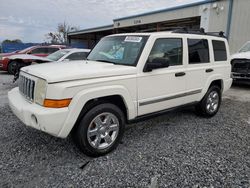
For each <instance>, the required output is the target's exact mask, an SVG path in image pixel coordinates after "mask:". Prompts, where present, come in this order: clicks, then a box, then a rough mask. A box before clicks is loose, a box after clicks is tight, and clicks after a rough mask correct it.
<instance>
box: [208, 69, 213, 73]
mask: <svg viewBox="0 0 250 188" xmlns="http://www.w3.org/2000/svg"><path fill="white" fill-rule="evenodd" d="M213 71H214V69H206V72H213Z"/></svg>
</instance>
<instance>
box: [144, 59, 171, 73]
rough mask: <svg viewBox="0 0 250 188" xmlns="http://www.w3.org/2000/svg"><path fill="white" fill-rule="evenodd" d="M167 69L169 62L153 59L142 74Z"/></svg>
mask: <svg viewBox="0 0 250 188" xmlns="http://www.w3.org/2000/svg"><path fill="white" fill-rule="evenodd" d="M166 67H169V61H168V60H167V59H166V58H154V59H153V60H152V62H147V63H146V65H145V67H144V69H143V72H151V71H152V70H153V69H159V68H166Z"/></svg>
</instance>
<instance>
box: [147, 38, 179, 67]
mask: <svg viewBox="0 0 250 188" xmlns="http://www.w3.org/2000/svg"><path fill="white" fill-rule="evenodd" d="M155 58H166V59H167V60H168V61H169V66H174V65H182V39H176V38H175V39H174V38H172V39H170V38H169V39H157V40H156V41H155V43H154V46H153V48H152V50H151V52H150V55H149V57H148V62H152V60H153V59H155Z"/></svg>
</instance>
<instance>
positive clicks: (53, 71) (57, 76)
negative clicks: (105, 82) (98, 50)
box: [21, 61, 136, 83]
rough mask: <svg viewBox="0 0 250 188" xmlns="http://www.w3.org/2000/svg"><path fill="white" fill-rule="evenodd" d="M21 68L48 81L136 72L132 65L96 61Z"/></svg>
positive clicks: (54, 63)
mask: <svg viewBox="0 0 250 188" xmlns="http://www.w3.org/2000/svg"><path fill="white" fill-rule="evenodd" d="M21 70H22V71H24V72H26V73H28V74H31V75H33V76H37V77H40V78H43V79H45V80H47V82H49V83H51V82H61V81H69V80H78V79H89V78H99V77H110V76H121V75H131V74H136V67H133V66H124V65H114V64H112V63H103V62H96V61H74V62H62V63H57V62H52V63H48V64H47V63H46V64H38V65H31V66H27V67H23V68H22V69H21Z"/></svg>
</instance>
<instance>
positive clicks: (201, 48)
mask: <svg viewBox="0 0 250 188" xmlns="http://www.w3.org/2000/svg"><path fill="white" fill-rule="evenodd" d="M188 57H189V64H197V63H209V50H208V41H207V40H206V39H188Z"/></svg>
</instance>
